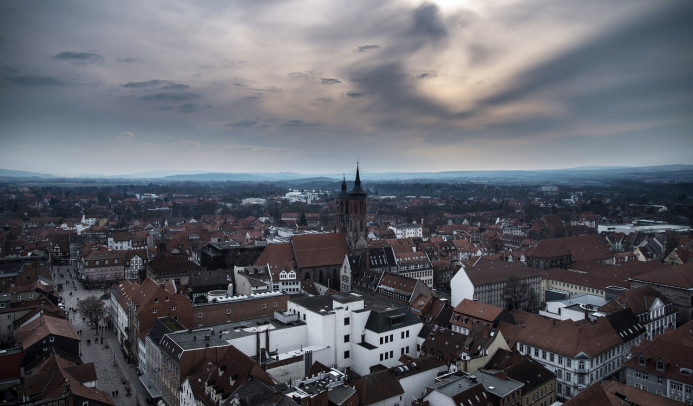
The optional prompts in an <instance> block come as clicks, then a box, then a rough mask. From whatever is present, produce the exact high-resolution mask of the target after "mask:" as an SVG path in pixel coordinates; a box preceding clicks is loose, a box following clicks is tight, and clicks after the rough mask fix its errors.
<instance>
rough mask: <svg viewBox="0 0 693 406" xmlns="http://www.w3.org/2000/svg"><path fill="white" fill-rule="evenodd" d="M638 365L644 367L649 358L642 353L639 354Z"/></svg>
mask: <svg viewBox="0 0 693 406" xmlns="http://www.w3.org/2000/svg"><path fill="white" fill-rule="evenodd" d="M638 365H640V366H643V367H644V366H646V365H647V360H646V359H645V356H644V355H642V354H640V355H638Z"/></svg>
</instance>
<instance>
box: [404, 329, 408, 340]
mask: <svg viewBox="0 0 693 406" xmlns="http://www.w3.org/2000/svg"><path fill="white" fill-rule="evenodd" d="M404 336H405V337H406V338H409V330H407V331H406V334H405V335H404Z"/></svg>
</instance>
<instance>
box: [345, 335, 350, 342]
mask: <svg viewBox="0 0 693 406" xmlns="http://www.w3.org/2000/svg"><path fill="white" fill-rule="evenodd" d="M344 342H345V343H348V342H349V334H347V335H345V336H344Z"/></svg>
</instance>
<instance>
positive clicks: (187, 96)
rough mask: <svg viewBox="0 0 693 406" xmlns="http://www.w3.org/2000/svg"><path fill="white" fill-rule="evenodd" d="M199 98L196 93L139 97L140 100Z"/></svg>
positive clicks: (156, 94) (157, 94) (158, 94)
mask: <svg viewBox="0 0 693 406" xmlns="http://www.w3.org/2000/svg"><path fill="white" fill-rule="evenodd" d="M198 97H200V95H199V94H197V93H184V92H180V93H154V94H149V95H146V96H142V97H140V99H141V100H190V99H196V98H198Z"/></svg>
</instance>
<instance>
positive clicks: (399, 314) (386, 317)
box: [366, 308, 421, 333]
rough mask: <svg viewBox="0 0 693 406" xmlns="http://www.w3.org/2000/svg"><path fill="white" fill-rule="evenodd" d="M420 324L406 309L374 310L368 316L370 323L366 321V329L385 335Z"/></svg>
mask: <svg viewBox="0 0 693 406" xmlns="http://www.w3.org/2000/svg"><path fill="white" fill-rule="evenodd" d="M419 323H421V321H420V320H419V319H418V318H417V317H416V316H414V315H413V314H412V313H411V312H410V311H409V310H408V309H406V308H401V309H391V310H385V311H377V310H372V311H371V313H370V314H369V315H368V321H366V329H367V330H370V331H373V332H375V333H383V332H386V331H390V330H395V329H398V328H402V327H407V326H413V325H415V324H419Z"/></svg>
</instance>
